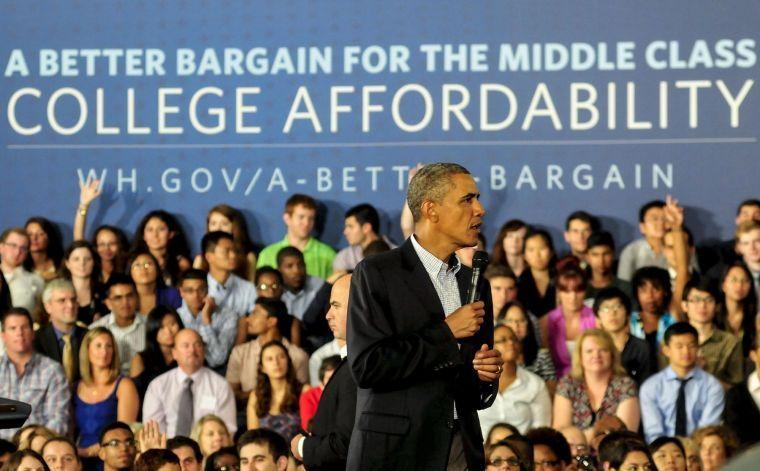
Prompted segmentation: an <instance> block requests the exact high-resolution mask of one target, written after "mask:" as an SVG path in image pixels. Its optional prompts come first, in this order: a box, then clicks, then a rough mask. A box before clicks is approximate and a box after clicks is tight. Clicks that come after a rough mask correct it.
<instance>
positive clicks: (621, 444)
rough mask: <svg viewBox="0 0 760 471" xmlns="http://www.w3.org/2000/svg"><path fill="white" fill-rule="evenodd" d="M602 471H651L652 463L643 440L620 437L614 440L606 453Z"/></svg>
mask: <svg viewBox="0 0 760 471" xmlns="http://www.w3.org/2000/svg"><path fill="white" fill-rule="evenodd" d="M606 454H607V455H608V456H607V460H605V463H604V465H605V467H604V469H605V470H607V471H629V470H634V469H635V470H652V471H654V466H655V465H654V461H653V460H652V455H651V454H650V453H649V448H647V446H646V444H645V443H644V441H643V440H639V439H636V438H633V437H621V438H618V439H617V440H615V441H614V442H613V443H612V444H611V445H610V446H609V448H608V451H607V453H606Z"/></svg>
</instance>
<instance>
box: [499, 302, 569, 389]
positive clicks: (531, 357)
mask: <svg viewBox="0 0 760 471" xmlns="http://www.w3.org/2000/svg"><path fill="white" fill-rule="evenodd" d="M498 319H499V322H501V323H503V324H504V325H506V326H509V327H510V328H511V329H512V330H513V331H514V333H515V335H517V338H518V340H519V341H520V357H519V358H518V361H517V364H518V365H520V366H522V367H524V368H525V369H526V370H528V371H530V372H531V373H534V374H537V375H538V376H540V377H541V379H543V380H544V382H545V383H546V387H547V388H549V393H550V394H554V388H555V387H556V386H557V370H556V368H555V367H554V362H553V361H552V356H551V353H550V352H549V350H548V349H546V348H542V347H541V342H540V335H539V334H538V328H537V327H536V324H537V322H538V321H537V320H536V319H535V317H533V316H532V315H530V313H528V312H527V311H526V310H525V308H524V307H523V306H522V304H520V303H519V302H517V301H514V302H511V303H507V304H506V305H505V306H504V307H503V308H502V310H501V312H500V313H499V315H498Z"/></svg>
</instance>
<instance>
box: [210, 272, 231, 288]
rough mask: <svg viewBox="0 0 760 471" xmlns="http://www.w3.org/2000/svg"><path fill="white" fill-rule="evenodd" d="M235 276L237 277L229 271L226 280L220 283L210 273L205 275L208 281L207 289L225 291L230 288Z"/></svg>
mask: <svg viewBox="0 0 760 471" xmlns="http://www.w3.org/2000/svg"><path fill="white" fill-rule="evenodd" d="M235 278H237V277H236V276H235V274H234V273H230V274H229V276H227V281H226V282H225V283H224V284H222V283H219V282H218V281H216V278H214V277H213V276H211V274H210V273H209V274H208V275H206V281H207V283H208V288H209V291H211V290H221V291H226V290H229V289H232V288H233V286H234V284H235V281H236V280H235Z"/></svg>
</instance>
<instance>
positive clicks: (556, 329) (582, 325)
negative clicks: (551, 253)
mask: <svg viewBox="0 0 760 471" xmlns="http://www.w3.org/2000/svg"><path fill="white" fill-rule="evenodd" d="M566 260H567V261H566V262H565V264H560V265H561V266H560V268H559V274H558V275H557V298H558V300H559V302H558V306H557V308H556V309H554V310H553V311H551V312H549V313H548V314H547V315H546V316H545V317H544V318H543V319H541V323H542V326H543V329H542V330H543V332H545V333H546V337H545V338H546V343H547V345H548V346H549V351H551V354H552V360H553V361H554V366H555V367H556V368H557V376H558V377H560V378H561V377H562V376H564V375H565V374H566V373H567V372H568V371H569V370H570V355H571V352H572V351H573V349H574V347H575V341H576V340H577V339H578V337H579V336H580V335H581V333H582V332H583V331H584V330H587V329H591V328H594V327H596V316H594V311H592V310H591V308H589V307H588V306H586V305H585V304H583V298H584V297H585V294H586V278H585V277H584V275H583V271H581V269H580V267H579V266H578V265H576V264H575V263H574V262H573V259H566Z"/></svg>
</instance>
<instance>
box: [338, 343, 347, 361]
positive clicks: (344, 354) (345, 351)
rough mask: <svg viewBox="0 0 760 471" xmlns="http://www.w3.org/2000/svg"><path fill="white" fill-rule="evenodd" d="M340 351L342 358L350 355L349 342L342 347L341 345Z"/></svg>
mask: <svg viewBox="0 0 760 471" xmlns="http://www.w3.org/2000/svg"><path fill="white" fill-rule="evenodd" d="M338 353H340V358H341V359H343V358H346V357H347V356H348V344H345V345H343V346H342V347H340V351H339V352H338Z"/></svg>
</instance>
